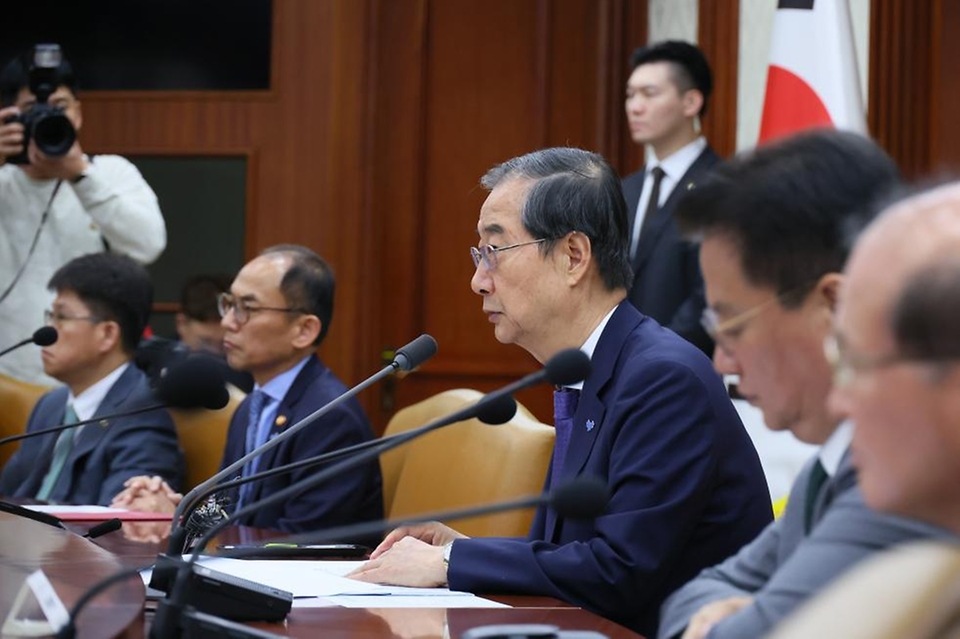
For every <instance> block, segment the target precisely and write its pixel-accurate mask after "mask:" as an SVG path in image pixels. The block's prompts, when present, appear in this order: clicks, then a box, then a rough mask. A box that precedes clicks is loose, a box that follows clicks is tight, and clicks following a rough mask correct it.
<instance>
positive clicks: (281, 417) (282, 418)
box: [273, 415, 287, 428]
mask: <svg viewBox="0 0 960 639" xmlns="http://www.w3.org/2000/svg"><path fill="white" fill-rule="evenodd" d="M286 423H287V416H286V415H277V418H276V419H275V420H273V424H274V426H278V427H279V428H283V426H284V424H286Z"/></svg>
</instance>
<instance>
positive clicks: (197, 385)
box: [0, 355, 230, 446]
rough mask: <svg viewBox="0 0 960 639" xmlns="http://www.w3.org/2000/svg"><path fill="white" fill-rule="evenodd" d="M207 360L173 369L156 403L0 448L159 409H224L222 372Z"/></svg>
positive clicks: (39, 433) (225, 393) (45, 431)
mask: <svg viewBox="0 0 960 639" xmlns="http://www.w3.org/2000/svg"><path fill="white" fill-rule="evenodd" d="M209 360H210V358H209V356H205V355H198V356H190V357H188V358H186V359H185V360H183V361H182V362H178V363H177V364H176V365H174V366H172V367H171V368H170V370H169V371H167V373H168V374H167V375H166V376H165V379H162V380H161V381H160V384H159V386H158V388H157V391H156V395H157V399H159V400H160V401H159V402H157V403H156V404H150V405H149V406H141V407H140V408H134V409H131V410H127V411H121V412H118V413H114V414H112V415H100V416H97V417H92V418H90V419H84V420H81V421H78V422H74V423H72V424H60V425H59V426H52V427H50V428H43V429H40V430H33V431H30V432H28V433H21V434H19V435H11V436H10V437H4V438H2V439H0V446H2V445H3V444H8V443H10V442H15V441H20V440H21V439H30V438H31V437H40V436H42V435H47V434H49V433H58V432H60V431H63V430H68V429H70V428H78V427H80V426H85V425H87V424H99V425H100V426H102V427H107V426H109V425H110V420H113V419H117V418H119V417H129V416H131V415H139V414H140V413H148V412H150V411H154V410H159V409H161V408H208V409H211V410H217V409H220V408H223V407H224V406H226V405H227V401H229V399H230V393H229V392H228V391H227V389H226V386H225V385H224V384H225V382H224V378H223V371H222V370H221V369H220V367H218V366H216V364H215V363H213V362H210V361H209Z"/></svg>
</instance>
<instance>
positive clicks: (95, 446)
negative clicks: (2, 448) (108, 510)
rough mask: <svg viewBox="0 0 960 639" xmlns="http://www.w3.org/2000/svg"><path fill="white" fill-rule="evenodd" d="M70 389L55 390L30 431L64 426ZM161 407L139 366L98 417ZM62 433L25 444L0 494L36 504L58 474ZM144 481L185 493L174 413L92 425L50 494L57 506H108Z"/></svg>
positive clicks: (0, 481)
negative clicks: (47, 480)
mask: <svg viewBox="0 0 960 639" xmlns="http://www.w3.org/2000/svg"><path fill="white" fill-rule="evenodd" d="M67 396H68V390H67V387H66V386H61V387H60V388H55V389H53V390H51V391H49V392H48V393H45V394H44V395H43V397H41V398H40V400H39V401H38V402H37V405H36V406H35V407H34V409H33V412H32V413H31V414H30V419H29V420H28V421H27V432H28V433H29V432H33V431H35V430H41V429H44V428H49V427H51V426H56V425H58V424H62V423H63V418H64V412H65V411H66V408H67ZM156 403H157V399H156V398H155V397H154V396H153V393H152V392H151V391H150V387H149V384H148V381H147V377H146V375H144V373H143V372H142V371H141V370H139V369H138V368H137V367H136V366H134V365H133V364H132V363H131V364H130V365H129V366H128V367H127V370H125V371H123V373H122V374H121V375H120V377H119V378H118V379H117V381H116V382H115V383H114V384H113V386H111V387H110V390H109V391H107V394H106V395H105V396H104V398H103V401H102V402H100V406H99V407H98V408H97V411H96V413H94V417H99V416H102V415H112V414H115V413H119V412H123V411H128V410H133V409H136V408H139V407H143V406H150V405H154V404H156ZM58 437H59V433H51V434H49V435H41V436H39V437H34V438H32V439H26V440H24V441H23V442H22V444H21V446H20V449H19V450H18V451H17V452H16V453H14V455H13V457H11V458H10V461H8V462H7V465H6V467H4V469H3V474H2V476H0V493H2V494H4V495H7V496H10V497H21V498H33V497H34V496H35V495H36V494H37V491H38V490H39V489H40V485H41V484H42V483H43V478H44V476H45V475H46V474H47V471H48V470H49V469H50V462H51V460H52V459H53V447H54V445H55V444H56V442H57V438H58ZM137 475H148V476H152V475H159V476H160V477H163V478H164V479H165V480H167V482H168V483H170V485H171V486H173V487H174V488H177V487H179V486H180V482H181V479H182V476H183V454H182V453H181V451H180V446H179V444H178V443H177V433H176V430H175V429H174V426H173V420H172V419H171V418H170V414H169V413H168V412H167V411H166V410H164V409H157V410H153V411H150V412H146V413H142V414H140V415H132V416H130V417H118V418H116V419H108V420H104V421H102V422H97V423H94V424H87V425H86V426H84V427H83V429H82V430H81V431H80V433H79V434H78V435H77V436H76V437H75V439H74V440H73V447H72V449H71V451H70V454H69V456H68V457H67V461H66V463H65V465H64V467H63V471H62V472H61V473H60V477H59V478H58V479H57V483H56V484H55V485H54V487H53V491H52V492H51V493H50V501H52V502H58V503H66V504H100V505H102V506H108V505H109V504H110V502H111V501H112V500H113V497H114V495H116V494H117V493H119V492H120V491H121V490H123V482H125V481H126V480H127V479H129V478H131V477H135V476H137Z"/></svg>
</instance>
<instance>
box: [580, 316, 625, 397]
mask: <svg viewBox="0 0 960 639" xmlns="http://www.w3.org/2000/svg"><path fill="white" fill-rule="evenodd" d="M626 303H627V302H621V303H620V304H626ZM620 304H617V306H614V307H613V308H612V309H610V312H609V313H607V314H606V315H604V316H603V319H602V320H600V323H599V324H597V327H596V328H595V329H593V332H592V333H590V336H589V337H588V338H587V341H585V342H584V343H583V346H581V347H580V350H581V351H583V352H584V353H586V354H587V355H588V356H589V357H590V359H593V351H595V350H597V344H598V343H599V342H600V336H601V335H602V334H603V329H604V328H606V327H607V323H608V322H609V321H610V318H611V317H612V316H613V312H614V311H616V310H617V307H618V306H620ZM566 388H576V389H577V390H583V382H577V383H576V384H568V385H567V386H566Z"/></svg>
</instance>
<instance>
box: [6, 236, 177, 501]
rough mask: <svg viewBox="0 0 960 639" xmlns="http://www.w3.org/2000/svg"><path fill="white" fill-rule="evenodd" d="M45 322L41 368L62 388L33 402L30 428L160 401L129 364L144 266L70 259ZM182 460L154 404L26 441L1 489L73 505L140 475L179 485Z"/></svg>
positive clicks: (146, 293)
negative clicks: (47, 340) (48, 341)
mask: <svg viewBox="0 0 960 639" xmlns="http://www.w3.org/2000/svg"><path fill="white" fill-rule="evenodd" d="M49 286H50V289H51V290H53V291H56V298H55V299H54V301H53V309H52V310H48V311H47V312H46V320H47V323H48V324H51V325H53V326H55V327H56V328H57V332H58V339H57V341H56V342H55V343H54V344H52V345H50V346H46V347H44V349H43V351H42V357H43V369H44V372H46V373H47V374H48V375H50V376H51V377H54V378H56V379H58V380H59V381H61V382H63V383H64V386H61V387H59V388H56V389H54V390H52V391H50V392H48V393H46V394H45V395H44V396H43V397H41V398H40V400H39V401H38V402H37V405H36V407H35V408H34V410H33V412H32V413H31V415H30V419H29V421H28V423H27V432H32V431H35V430H40V429H43V428H48V427H50V426H56V425H58V424H62V423H73V422H77V421H81V420H86V419H90V418H93V417H99V416H104V415H113V414H116V413H120V412H124V411H129V410H134V409H137V408H142V407H145V406H150V405H153V404H156V402H157V400H156V399H155V398H154V397H153V395H152V394H151V392H150V389H149V385H148V382H147V378H146V376H145V375H144V374H143V373H142V372H141V371H140V370H139V369H138V368H137V367H136V366H133V365H132V363H131V358H132V357H133V353H134V350H135V349H136V346H137V342H138V341H139V339H140V335H141V333H143V328H144V326H146V324H147V319H148V318H149V315H150V305H151V303H152V299H153V286H152V284H151V283H150V276H149V275H148V274H147V272H146V270H145V269H144V268H143V267H142V266H140V265H139V264H137V263H136V262H134V261H133V260H131V259H129V258H127V257H123V256H120V255H115V254H112V253H95V254H91V255H85V256H82V257H78V258H76V259H74V260H71V261H70V262H68V263H67V264H65V265H64V266H62V267H61V268H60V269H59V270H58V271H57V272H56V273H55V274H54V276H53V278H52V279H51V280H50V285H49ZM182 470H183V457H182V455H181V453H180V448H179V446H178V445H177V435H176V431H175V430H174V427H173V421H172V420H171V419H170V415H169V414H168V413H167V411H166V410H163V409H157V410H153V411H149V412H145V413H141V414H139V415H132V416H130V417H119V418H116V419H110V420H107V422H106V425H104V424H103V423H97V424H89V425H86V426H79V427H77V428H74V429H68V430H65V431H62V432H61V433H51V434H49V435H42V436H38V437H34V438H31V439H27V440H25V441H24V442H23V444H22V445H21V447H20V449H19V450H18V451H17V452H16V453H15V454H14V455H13V457H11V458H10V461H9V462H8V463H7V465H6V467H5V468H4V469H3V474H2V476H0V493H2V494H4V495H8V496H11V497H27V498H34V499H40V500H45V501H52V502H59V503H68V504H101V505H107V504H109V503H110V500H111V499H113V497H114V495H116V494H117V493H118V492H120V491H121V490H122V489H123V484H124V482H125V481H126V480H127V479H129V478H131V477H133V476H135V475H141V474H144V473H150V474H155V475H158V476H160V477H162V478H164V479H165V480H166V481H167V482H169V483H170V484H172V485H174V486H177V485H179V480H180V476H181V474H182Z"/></svg>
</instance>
